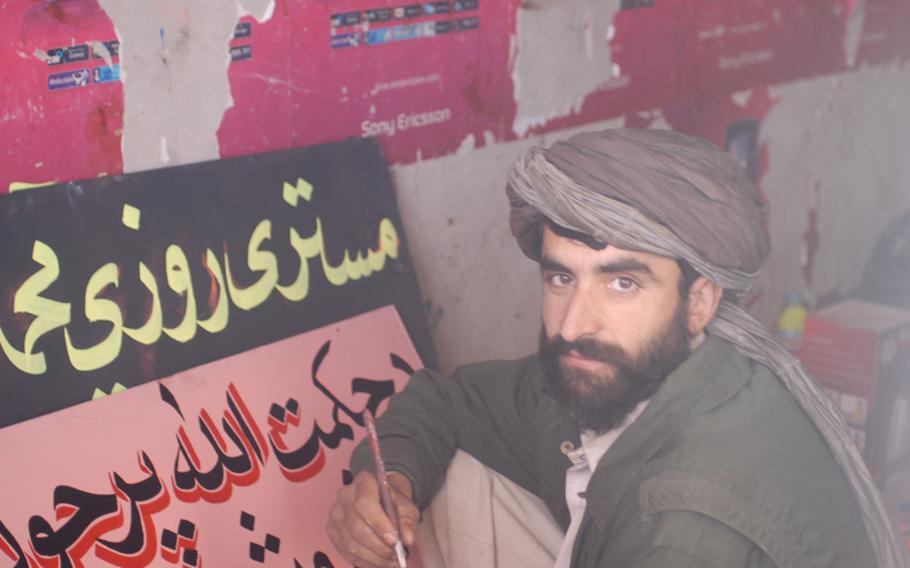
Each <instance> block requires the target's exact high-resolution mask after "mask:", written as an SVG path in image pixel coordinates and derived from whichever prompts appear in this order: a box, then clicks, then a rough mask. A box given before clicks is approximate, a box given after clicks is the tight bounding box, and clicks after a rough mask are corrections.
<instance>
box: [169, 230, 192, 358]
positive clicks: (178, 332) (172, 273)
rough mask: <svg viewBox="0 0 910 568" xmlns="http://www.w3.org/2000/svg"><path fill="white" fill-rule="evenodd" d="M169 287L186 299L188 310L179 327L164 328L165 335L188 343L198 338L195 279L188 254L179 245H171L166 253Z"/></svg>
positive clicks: (185, 311) (186, 309)
mask: <svg viewBox="0 0 910 568" xmlns="http://www.w3.org/2000/svg"><path fill="white" fill-rule="evenodd" d="M164 264H165V267H166V268H165V273H166V274H167V285H168V286H170V288H171V290H173V291H174V292H177V293H178V294H180V295H181V296H185V297H186V308H185V309H184V311H183V319H182V320H180V323H179V324H177V327H171V328H167V327H166V328H164V333H166V334H167V335H168V337H170V338H172V339H173V340H174V341H179V342H180V343H186V342H188V341H190V340H191V339H193V338H194V337H195V336H196V295H195V294H194V293H193V277H192V275H191V274H190V263H189V261H188V260H187V259H186V253H184V252H183V249H182V248H180V247H179V246H177V245H171V246H169V247H167V250H166V251H164Z"/></svg>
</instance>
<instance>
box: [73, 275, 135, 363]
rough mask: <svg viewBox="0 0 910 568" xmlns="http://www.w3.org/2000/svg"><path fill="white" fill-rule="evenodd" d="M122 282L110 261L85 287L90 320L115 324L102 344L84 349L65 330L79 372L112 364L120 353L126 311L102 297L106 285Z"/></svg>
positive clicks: (87, 313) (86, 306)
mask: <svg viewBox="0 0 910 568" xmlns="http://www.w3.org/2000/svg"><path fill="white" fill-rule="evenodd" d="M119 283H120V271H119V269H118V268H117V265H116V264H114V263H113V262H109V263H107V264H105V265H104V266H102V267H101V268H99V269H98V270H96V271H95V273H94V274H92V276H91V278H89V280H88V284H87V285H86V287H85V317H86V319H87V320H88V321H90V322H97V321H107V322H111V323H112V324H113V325H114V328H113V329H112V330H111V332H110V333H109V334H108V335H107V337H106V338H104V339H103V340H101V342H100V343H98V344H97V345H94V346H92V347H87V348H85V349H80V348H78V347H75V346H74V345H73V341H72V339H71V338H70V331H69V328H64V329H63V336H64V339H65V340H66V353H67V355H69V358H70V363H72V365H73V367H74V368H75V369H76V370H78V371H94V370H96V369H100V368H101V367H104V366H105V365H108V364H110V363H111V361H113V360H114V359H116V358H117V355H119V354H120V346H121V345H122V343H123V314H122V313H121V312H120V306H118V305H117V303H116V302H114V301H113V300H107V299H104V298H99V297H98V294H100V293H101V292H102V291H103V290H104V289H105V288H107V287H108V286H111V285H112V286H115V287H116V286H119Z"/></svg>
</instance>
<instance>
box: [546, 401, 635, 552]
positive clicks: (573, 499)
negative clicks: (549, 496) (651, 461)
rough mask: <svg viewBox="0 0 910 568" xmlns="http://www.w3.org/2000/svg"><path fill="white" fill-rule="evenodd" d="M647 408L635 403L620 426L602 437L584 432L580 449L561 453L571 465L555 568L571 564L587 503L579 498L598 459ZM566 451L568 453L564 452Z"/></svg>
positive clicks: (586, 486)
mask: <svg viewBox="0 0 910 568" xmlns="http://www.w3.org/2000/svg"><path fill="white" fill-rule="evenodd" d="M647 405H648V401H647V400H645V401H642V402H640V403H638V406H636V407H635V409H634V410H633V411H632V412H630V413H629V415H628V416H626V419H625V420H623V422H622V424H620V425H619V426H617V427H616V428H613V429H612V430H610V431H608V432H605V433H603V434H596V433H594V432H591V431H588V430H584V431H582V432H581V447H580V448H576V449H572V450H568V448H566V449H564V450H563V451H564V452H565V454H566V456H568V458H569V459H570V460H571V461H572V465H571V466H569V469H567V470H566V505H568V507H569V514H570V515H571V518H572V520H571V522H570V523H569V528H568V530H566V536H565V539H563V541H562V546H561V547H560V548H559V554H558V555H557V556H556V562H555V563H554V565H553V566H554V568H569V563H570V562H571V560H572V547H573V546H574V545H575V536H576V535H577V534H578V526H579V525H580V524H581V519H582V517H583V516H584V514H585V507H586V506H587V502H586V501H585V499H584V497H582V495H583V494H584V491H585V490H586V489H587V488H588V482H589V481H590V480H591V475H592V474H593V473H594V470H595V469H597V464H598V463H600V459H601V458H602V457H603V456H604V454H606V453H607V450H609V449H610V446H612V445H613V443H614V442H616V440H617V439H618V438H619V437H620V436H621V435H622V433H623V432H625V431H626V428H628V427H629V426H630V425H631V424H632V423H633V422H635V420H637V419H638V417H639V415H640V414H641V413H642V412H643V411H644V409H645V407H646V406H647ZM567 450H568V451H567Z"/></svg>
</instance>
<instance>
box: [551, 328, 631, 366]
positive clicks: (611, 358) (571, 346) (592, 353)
mask: <svg viewBox="0 0 910 568" xmlns="http://www.w3.org/2000/svg"><path fill="white" fill-rule="evenodd" d="M541 351H542V353H543V354H544V355H547V356H550V357H559V356H561V355H568V354H569V353H570V352H572V351H574V352H576V353H578V354H579V355H581V356H582V357H585V358H587V359H593V360H595V361H600V362H603V363H615V362H617V361H625V360H627V359H628V356H627V355H626V352H625V350H624V349H623V348H622V347H620V346H619V345H616V344H614V343H606V342H603V341H598V340H596V339H593V338H582V339H576V340H574V341H566V340H565V339H563V337H562V336H561V335H559V334H557V335H554V336H553V337H549V338H545V340H544V342H543V345H542V350H541Z"/></svg>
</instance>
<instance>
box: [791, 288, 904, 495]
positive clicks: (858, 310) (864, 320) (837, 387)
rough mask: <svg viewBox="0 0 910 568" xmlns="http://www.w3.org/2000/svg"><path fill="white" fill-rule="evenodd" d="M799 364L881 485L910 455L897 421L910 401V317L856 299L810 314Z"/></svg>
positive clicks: (889, 307)
mask: <svg viewBox="0 0 910 568" xmlns="http://www.w3.org/2000/svg"><path fill="white" fill-rule="evenodd" d="M799 358H800V360H801V361H802V363H803V365H804V366H805V367H806V370H807V371H809V373H810V374H811V375H812V376H813V377H815V379H816V380H817V381H818V382H819V383H820V384H821V385H822V386H823V387H824V388H825V389H826V390H827V391H828V393H829V394H830V395H831V396H832V398H833V399H834V400H835V402H836V403H837V404H838V405H839V406H840V408H841V410H842V411H843V413H844V417H845V418H846V420H847V424H848V425H849V427H850V431H851V434H852V435H853V438H854V440H855V441H856V443H857V446H858V447H859V448H860V450H861V451H862V452H863V455H864V456H865V458H866V462H867V465H868V466H869V471H870V472H871V473H872V475H873V477H874V478H876V480H879V481H880V480H881V479H882V478H883V477H884V476H885V474H886V469H887V465H888V462H889V461H893V460H894V459H897V458H901V457H904V456H903V455H901V454H905V453H907V452H910V448H908V447H907V446H910V436H908V435H907V434H908V433H907V432H903V429H905V428H906V422H907V420H906V417H904V416H898V414H900V413H902V412H905V409H906V408H907V407H908V405H907V403H906V402H901V401H907V400H908V399H910V376H908V375H910V311H907V310H902V309H899V308H895V307H891V306H886V305H882V304H874V303H871V302H865V301H861V300H854V299H850V300H845V301H843V302H840V303H838V304H834V305H832V306H828V307H826V308H823V309H820V310H816V311H812V312H810V313H809V315H808V317H807V318H806V328H805V331H804V335H803V341H802V344H801V345H800V348H799ZM895 409H897V410H898V411H899V412H898V413H895ZM889 454H891V455H889ZM895 454H896V455H895Z"/></svg>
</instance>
